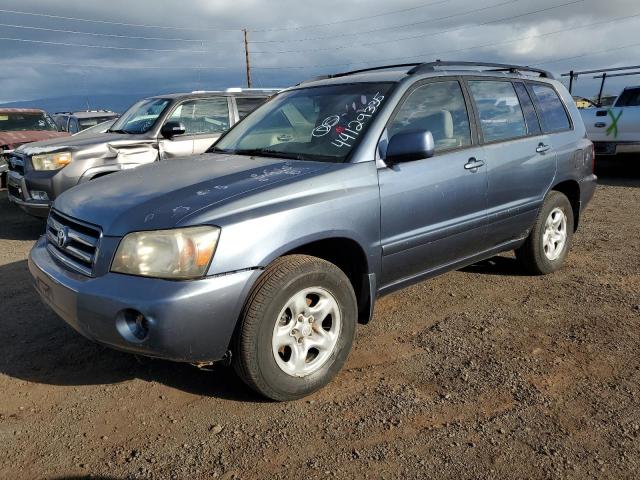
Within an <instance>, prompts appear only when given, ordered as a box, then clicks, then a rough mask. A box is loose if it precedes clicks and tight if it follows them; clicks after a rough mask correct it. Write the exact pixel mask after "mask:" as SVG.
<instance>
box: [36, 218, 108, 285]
mask: <svg viewBox="0 0 640 480" xmlns="http://www.w3.org/2000/svg"><path fill="white" fill-rule="evenodd" d="M101 236H102V233H101V231H100V229H99V228H98V227H95V226H93V225H89V224H87V223H84V222H79V221H78V220H74V219H72V218H69V217H67V216H66V215H62V214H61V213H59V212H56V211H54V210H51V212H50V213H49V219H48V220H47V250H49V253H51V255H53V257H54V258H56V259H58V260H59V261H60V262H62V263H63V264H64V265H66V266H67V267H69V268H71V269H73V270H76V271H78V272H80V273H82V274H84V275H87V276H91V275H92V274H93V266H94V263H95V259H96V257H97V254H98V247H99V244H100V237H101Z"/></svg>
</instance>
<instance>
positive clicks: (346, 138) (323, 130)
mask: <svg viewBox="0 0 640 480" xmlns="http://www.w3.org/2000/svg"><path fill="white" fill-rule="evenodd" d="M383 100H384V95H380V92H377V93H376V94H375V95H374V96H373V98H371V100H369V101H368V102H367V96H366V95H361V96H360V103H361V105H362V107H361V108H358V104H357V103H356V102H355V101H354V102H352V103H351V104H345V110H346V112H345V113H342V114H340V115H337V114H334V115H329V116H328V117H327V118H325V119H324V120H323V121H322V123H321V124H320V125H318V126H317V127H316V128H315V129H314V130H313V131H312V132H311V135H312V136H314V137H324V136H325V135H327V134H329V133H332V140H331V145H333V146H334V147H337V148H342V147H347V148H351V147H352V146H353V142H354V141H355V140H356V139H357V138H358V136H359V135H360V132H361V131H362V129H363V128H364V126H365V125H366V123H367V122H368V121H369V119H370V118H371V117H373V115H374V114H375V113H376V111H377V110H378V108H380V105H381V104H382V101H383ZM354 115H355V118H354Z"/></svg>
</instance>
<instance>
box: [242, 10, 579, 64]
mask: <svg viewBox="0 0 640 480" xmlns="http://www.w3.org/2000/svg"><path fill="white" fill-rule="evenodd" d="M518 1H520V0H510V1H509V2H506V3H515V2H518ZM584 1H585V0H571V1H569V2H565V3H561V4H559V5H554V6H552V7H546V8H540V9H537V10H533V11H530V12H526V13H520V14H518V15H511V16H508V17H502V18H498V19H495V20H490V21H487V22H482V23H478V24H475V25H472V26H469V25H462V26H460V27H455V28H449V29H445V30H438V31H436V32H430V33H420V34H418V35H411V36H408V37H400V38H395V39H389V40H382V41H376V42H367V43H359V44H358V46H361V47H362V46H371V45H381V44H386V43H390V42H399V41H404V40H412V39H414V38H424V37H432V36H434V35H440V34H443V33H450V32H455V31H459V30H465V29H469V28H476V27H481V26H486V25H491V24H493V23H500V22H504V21H507V20H514V19H516V18H521V17H526V16H529V15H534V14H537V13H541V12H546V11H549V10H553V9H556V8H561V7H566V6H567V5H573V4H576V3H582V2H584ZM499 5H502V4H498V5H493V6H492V7H495V6H499ZM492 7H483V9H487V8H492ZM474 12H476V10H470V11H468V12H466V13H465V14H463V15H466V14H468V13H474ZM443 18H444V17H443ZM432 20H439V19H432ZM400 27H404V26H400ZM400 27H399V28H400ZM365 33H368V32H365ZM350 47H352V45H347V46H341V47H333V48H326V49H309V50H286V51H284V50H281V51H272V52H260V51H257V52H256V51H254V52H252V53H298V52H318V51H327V50H341V49H344V48H350Z"/></svg>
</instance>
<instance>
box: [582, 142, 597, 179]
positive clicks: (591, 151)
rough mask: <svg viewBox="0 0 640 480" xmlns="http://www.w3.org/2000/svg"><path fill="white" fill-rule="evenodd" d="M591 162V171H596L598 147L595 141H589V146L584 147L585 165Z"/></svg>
mask: <svg viewBox="0 0 640 480" xmlns="http://www.w3.org/2000/svg"><path fill="white" fill-rule="evenodd" d="M589 163H591V172H592V173H593V172H595V171H596V149H595V146H594V145H593V142H589V146H588V147H587V148H585V149H584V165H585V166H587V165H588V164H589Z"/></svg>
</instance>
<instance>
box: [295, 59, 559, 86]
mask: <svg viewBox="0 0 640 480" xmlns="http://www.w3.org/2000/svg"><path fill="white" fill-rule="evenodd" d="M403 67H412V68H411V69H410V70H408V71H407V75H413V74H416V73H423V72H433V71H435V69H436V68H437V67H486V68H487V69H489V71H492V72H501V71H508V72H512V73H516V72H532V73H537V74H538V75H540V76H541V77H543V78H554V77H553V74H552V73H551V72H549V71H547V70H542V69H539V68H533V67H527V66H523V65H511V64H506V63H489V62H465V61H462V62H453V61H442V60H436V61H435V62H415V63H398V64H395V65H383V66H380V67H370V68H362V69H359V70H351V71H349V72H341V73H333V74H329V75H320V76H318V77H313V78H310V79H308V80H304V81H302V82H300V83H299V84H298V85H302V84H303V83H309V82H315V81H317V80H327V79H329V78H338V77H345V76H348V75H355V74H356V73H364V72H373V71H376V70H386V69H388V68H403Z"/></svg>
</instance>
